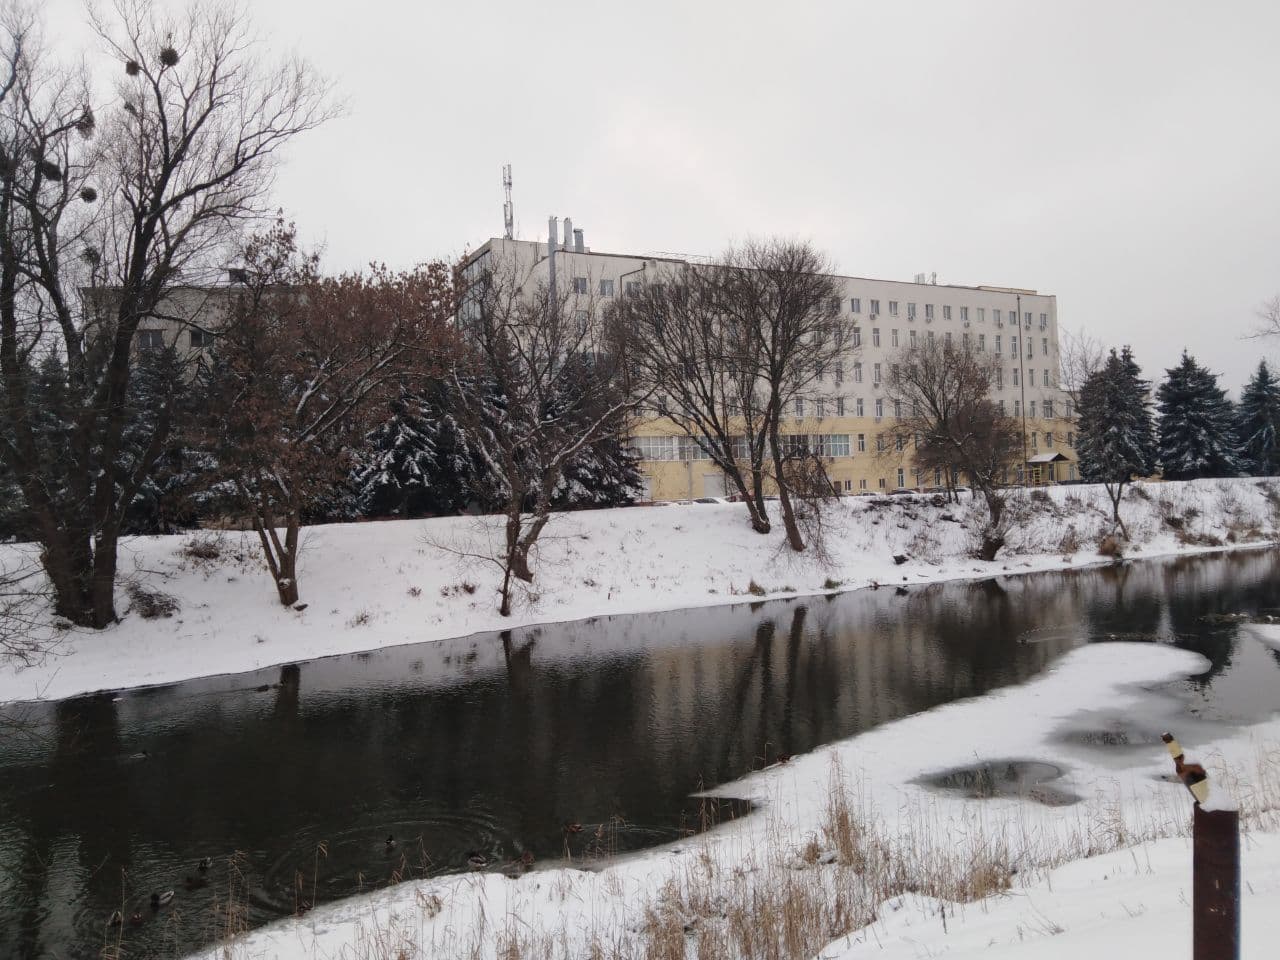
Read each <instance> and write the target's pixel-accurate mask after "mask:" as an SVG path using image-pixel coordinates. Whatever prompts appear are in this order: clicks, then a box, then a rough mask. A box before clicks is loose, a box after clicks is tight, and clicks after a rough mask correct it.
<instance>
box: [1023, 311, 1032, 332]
mask: <svg viewBox="0 0 1280 960" xmlns="http://www.w3.org/2000/svg"><path fill="white" fill-rule="evenodd" d="M1022 319H1023V321H1024V322H1025V323H1026V325H1027V329H1028V330H1030V329H1031V314H1029V313H1024V314H1023V315H1022Z"/></svg>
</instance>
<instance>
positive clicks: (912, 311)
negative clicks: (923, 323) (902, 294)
mask: <svg viewBox="0 0 1280 960" xmlns="http://www.w3.org/2000/svg"><path fill="white" fill-rule="evenodd" d="M915 318H916V305H915V304H914V303H910V302H908V303H907V319H908V320H914V319H915Z"/></svg>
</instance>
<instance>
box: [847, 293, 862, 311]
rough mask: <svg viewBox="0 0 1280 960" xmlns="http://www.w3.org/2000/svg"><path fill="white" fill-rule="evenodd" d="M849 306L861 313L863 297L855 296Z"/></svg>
mask: <svg viewBox="0 0 1280 960" xmlns="http://www.w3.org/2000/svg"><path fill="white" fill-rule="evenodd" d="M849 308H850V309H851V310H852V311H853V312H854V313H861V312H862V298H861V297H853V298H852V299H850V301H849Z"/></svg>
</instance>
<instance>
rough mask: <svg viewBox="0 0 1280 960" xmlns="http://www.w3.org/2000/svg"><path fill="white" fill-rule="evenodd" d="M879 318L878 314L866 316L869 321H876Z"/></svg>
mask: <svg viewBox="0 0 1280 960" xmlns="http://www.w3.org/2000/svg"><path fill="white" fill-rule="evenodd" d="M879 317H880V314H878V313H871V314H868V315H867V318H868V319H870V320H877V319H879Z"/></svg>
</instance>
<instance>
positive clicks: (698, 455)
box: [680, 437, 711, 460]
mask: <svg viewBox="0 0 1280 960" xmlns="http://www.w3.org/2000/svg"><path fill="white" fill-rule="evenodd" d="M680 459H681V460H710V459H711V454H709V453H707V451H706V450H704V449H702V444H700V443H698V442H697V441H696V440H694V439H693V438H692V437H681V438H680Z"/></svg>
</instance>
